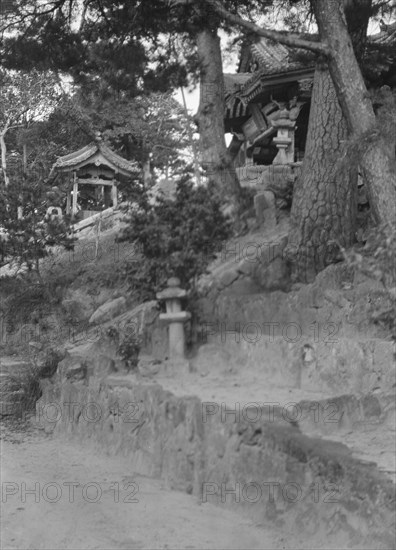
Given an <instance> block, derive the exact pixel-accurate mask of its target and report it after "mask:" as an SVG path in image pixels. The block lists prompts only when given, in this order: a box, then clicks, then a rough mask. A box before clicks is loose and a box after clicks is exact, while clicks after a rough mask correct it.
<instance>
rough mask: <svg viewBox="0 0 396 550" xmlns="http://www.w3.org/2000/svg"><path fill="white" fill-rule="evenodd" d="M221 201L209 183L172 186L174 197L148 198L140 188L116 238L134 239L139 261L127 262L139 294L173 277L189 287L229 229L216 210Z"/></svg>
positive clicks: (147, 296)
mask: <svg viewBox="0 0 396 550" xmlns="http://www.w3.org/2000/svg"><path fill="white" fill-rule="evenodd" d="M222 206H223V203H222V201H221V200H220V197H219V196H218V195H217V194H216V191H215V189H214V188H213V187H212V186H208V187H204V186H199V187H194V186H193V184H192V183H191V182H190V181H184V182H183V181H181V182H180V183H179V184H178V185H177V190H176V196H175V199H174V200H170V199H165V198H164V197H158V198H157V200H156V201H155V202H154V203H153V201H150V197H149V195H148V193H147V192H142V195H141V196H140V197H139V198H138V201H137V203H136V206H134V207H133V208H132V209H131V212H130V215H129V219H128V220H127V221H128V226H127V227H126V228H125V229H124V231H123V234H122V236H121V239H120V240H128V241H131V242H134V243H135V244H136V247H137V249H138V250H139V252H140V253H141V261H139V260H138V259H136V260H135V261H132V262H129V264H128V265H127V273H128V276H129V281H130V284H131V286H132V287H133V288H134V289H135V290H138V292H139V294H140V298H141V299H151V298H153V297H154V295H155V293H156V292H157V291H158V290H162V289H163V288H164V287H165V286H166V281H167V279H168V278H169V277H172V276H175V277H178V278H179V279H180V281H181V284H182V286H184V287H185V288H187V289H190V288H192V287H193V286H194V283H195V281H196V280H197V279H198V277H199V276H200V275H202V274H203V273H205V271H206V268H207V266H208V265H209V263H210V262H211V260H212V259H213V258H214V257H215V252H216V251H218V250H219V249H220V247H221V244H222V243H223V242H224V241H225V240H226V239H227V238H228V237H229V236H230V234H231V221H230V219H229V218H228V217H227V216H225V215H224V214H223V213H222V210H221V208H222Z"/></svg>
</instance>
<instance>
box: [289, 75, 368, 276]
mask: <svg viewBox="0 0 396 550" xmlns="http://www.w3.org/2000/svg"><path fill="white" fill-rule="evenodd" d="M346 139H347V126H346V122H345V119H344V117H343V114H342V111H341V108H340V105H339V103H338V99H337V95H336V92H335V89H334V86H333V82H332V80H331V77H330V74H329V71H328V69H327V67H326V65H323V64H322V66H320V65H319V66H318V67H317V69H316V71H315V77H314V86H313V91H312V102H311V111H310V118H309V125H308V138H307V144H306V150H305V158H304V162H303V169H302V173H301V176H300V178H298V180H297V182H296V185H295V188H294V191H293V204H292V212H291V228H290V232H289V240H288V247H287V253H288V256H289V257H290V259H291V260H292V266H293V277H294V279H295V280H298V281H301V282H311V281H312V280H313V279H314V278H315V276H316V275H317V273H318V272H319V271H321V270H322V269H324V268H325V267H326V266H327V265H329V264H330V263H332V262H334V260H335V258H336V257H337V255H339V247H338V245H339V244H340V245H342V246H343V247H348V246H350V245H351V244H352V243H353V241H354V238H355V220H356V192H357V169H356V163H355V166H345V165H344V166H340V163H339V162H338V161H339V159H340V157H342V156H343V155H344V153H345V151H344V149H345V141H346Z"/></svg>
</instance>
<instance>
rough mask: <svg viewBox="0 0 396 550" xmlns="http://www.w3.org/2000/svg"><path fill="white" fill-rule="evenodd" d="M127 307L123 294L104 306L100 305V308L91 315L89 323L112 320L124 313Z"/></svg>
mask: <svg viewBox="0 0 396 550" xmlns="http://www.w3.org/2000/svg"><path fill="white" fill-rule="evenodd" d="M125 309H126V300H125V298H124V297H123V296H121V298H116V299H115V300H111V301H110V302H106V303H105V304H103V305H102V306H100V307H98V309H97V310H96V311H95V312H94V313H93V314H92V315H91V317H90V319H89V323H90V324H99V323H105V322H106V321H110V320H111V319H114V317H118V316H119V315H121V314H122V313H124V311H125Z"/></svg>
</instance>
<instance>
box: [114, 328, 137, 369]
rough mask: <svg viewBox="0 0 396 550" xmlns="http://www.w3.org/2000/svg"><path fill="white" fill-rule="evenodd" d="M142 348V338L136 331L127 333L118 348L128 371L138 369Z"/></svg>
mask: <svg viewBox="0 0 396 550" xmlns="http://www.w3.org/2000/svg"><path fill="white" fill-rule="evenodd" d="M140 349H141V338H140V337H139V336H137V335H136V334H135V333H134V332H131V333H129V334H126V335H125V337H124V339H123V340H122V342H121V343H120V344H119V346H118V349H117V355H119V356H120V357H121V359H122V360H123V361H124V364H125V366H126V368H127V370H128V371H131V370H136V369H137V366H138V361H139V352H140Z"/></svg>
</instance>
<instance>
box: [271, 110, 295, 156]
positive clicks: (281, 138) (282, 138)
mask: <svg viewBox="0 0 396 550" xmlns="http://www.w3.org/2000/svg"><path fill="white" fill-rule="evenodd" d="M271 124H272V126H273V127H274V128H275V129H276V130H277V131H278V135H277V136H276V137H275V138H274V139H273V142H274V143H275V145H276V146H277V148H278V149H279V152H278V154H277V155H276V157H275V158H274V160H273V164H289V163H290V162H294V130H295V126H296V121H295V120H290V112H289V111H287V110H286V109H284V110H282V111H280V113H279V118H278V119H277V120H272V121H271Z"/></svg>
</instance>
